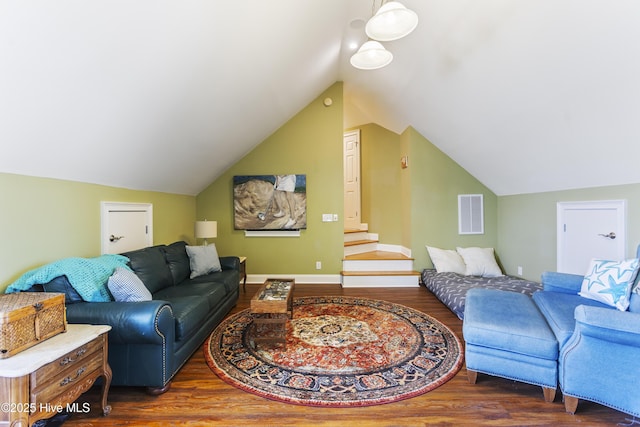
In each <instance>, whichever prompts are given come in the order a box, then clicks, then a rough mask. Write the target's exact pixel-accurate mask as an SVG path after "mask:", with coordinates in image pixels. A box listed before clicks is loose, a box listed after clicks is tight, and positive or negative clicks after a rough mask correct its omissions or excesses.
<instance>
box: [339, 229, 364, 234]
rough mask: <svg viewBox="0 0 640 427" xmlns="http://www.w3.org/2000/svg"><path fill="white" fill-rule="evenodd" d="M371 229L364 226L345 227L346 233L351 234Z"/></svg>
mask: <svg viewBox="0 0 640 427" xmlns="http://www.w3.org/2000/svg"><path fill="white" fill-rule="evenodd" d="M368 231H369V230H368V229H366V228H364V229H360V228H345V229H344V234H350V233H362V232H365V233H366V232H368Z"/></svg>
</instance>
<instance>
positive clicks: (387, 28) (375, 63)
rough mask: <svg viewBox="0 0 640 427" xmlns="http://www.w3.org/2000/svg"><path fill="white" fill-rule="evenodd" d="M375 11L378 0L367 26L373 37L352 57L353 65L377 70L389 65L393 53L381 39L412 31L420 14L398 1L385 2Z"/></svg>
mask: <svg viewBox="0 0 640 427" xmlns="http://www.w3.org/2000/svg"><path fill="white" fill-rule="evenodd" d="M381 2H382V3H381V5H380V9H378V12H376V13H373V10H375V7H376V0H373V6H372V9H373V10H372V14H373V16H372V17H371V19H369V22H367V24H366V26H365V32H366V33H367V36H368V37H369V38H370V39H372V40H369V41H367V42H365V43H364V44H363V45H362V46H361V47H360V49H358V51H357V52H356V53H355V54H354V55H353V56H352V57H351V65H353V66H354V67H355V68H359V69H361V70H376V69H378V68H382V67H384V66H386V65H389V64H390V63H391V61H392V60H393V54H392V53H391V52H389V51H388V50H386V49H385V48H384V46H382V44H381V43H380V42H381V41H385V42H386V41H392V40H398V39H400V38H402V37H404V36H406V35H407V34H409V33H411V32H412V31H413V30H414V29H415V28H416V26H417V25H418V15H417V14H416V13H415V12H414V11H412V10H409V9H407V8H406V7H404V5H402V4H401V3H399V2H397V1H389V2H386V3H384V0H381Z"/></svg>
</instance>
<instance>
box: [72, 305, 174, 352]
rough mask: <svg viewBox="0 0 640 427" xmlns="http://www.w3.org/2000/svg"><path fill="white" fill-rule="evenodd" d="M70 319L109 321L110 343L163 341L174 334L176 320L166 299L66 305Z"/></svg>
mask: <svg viewBox="0 0 640 427" xmlns="http://www.w3.org/2000/svg"><path fill="white" fill-rule="evenodd" d="M67 320H68V322H69V323H89V324H93V325H110V326H111V331H110V332H109V342H110V343H113V344H127V343H135V344H163V341H164V340H165V338H166V337H168V336H170V337H173V336H174V328H175V320H174V317H173V311H172V309H171V305H170V304H169V303H168V302H167V301H161V300H153V301H139V302H82V303H77V304H71V305H69V306H67Z"/></svg>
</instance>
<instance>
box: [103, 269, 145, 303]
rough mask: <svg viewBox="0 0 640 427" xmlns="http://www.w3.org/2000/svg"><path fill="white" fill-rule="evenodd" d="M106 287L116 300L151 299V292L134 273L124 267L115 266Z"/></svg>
mask: <svg viewBox="0 0 640 427" xmlns="http://www.w3.org/2000/svg"><path fill="white" fill-rule="evenodd" d="M107 287H108V288H109V291H111V295H113V298H114V299H115V300H116V301H120V302H134V301H151V292H149V290H148V289H147V287H146V286H145V285H144V283H142V280H140V278H139V277H138V276H136V273H134V272H133V271H131V270H127V269H126V268H121V267H118V268H116V270H115V271H114V272H113V274H112V275H111V277H109V281H108V282H107Z"/></svg>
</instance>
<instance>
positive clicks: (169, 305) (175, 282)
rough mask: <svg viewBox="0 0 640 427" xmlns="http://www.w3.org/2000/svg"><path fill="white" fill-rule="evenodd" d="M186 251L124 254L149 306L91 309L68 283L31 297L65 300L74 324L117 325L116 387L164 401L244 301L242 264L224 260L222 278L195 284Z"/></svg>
mask: <svg viewBox="0 0 640 427" xmlns="http://www.w3.org/2000/svg"><path fill="white" fill-rule="evenodd" d="M186 247H187V244H186V243H185V242H182V241H180V242H175V243H172V244H170V245H156V246H152V247H147V248H143V249H139V250H135V251H131V252H126V253H124V254H122V255H124V256H126V257H127V258H128V260H129V261H128V263H127V264H128V265H129V267H130V268H131V270H132V271H133V272H134V273H135V275H136V276H137V277H138V278H139V279H140V280H141V281H142V284H143V285H144V287H146V288H147V289H148V291H149V292H150V294H151V298H152V299H151V300H150V301H136V302H123V301H110V302H88V301H85V300H83V299H82V297H81V296H80V295H79V294H78V293H77V292H76V291H75V290H74V288H73V287H72V286H71V285H70V284H69V281H68V280H67V277H66V276H60V277H58V278H56V279H54V280H52V281H50V282H48V283H44V284H41V285H35V286H34V287H33V288H32V289H31V290H32V291H46V292H62V293H65V302H66V306H67V321H68V322H69V323H90V324H105V325H111V327H112V329H111V331H109V365H110V366H111V369H112V371H113V379H112V381H111V385H120V386H138V387H146V389H147V391H148V392H149V393H151V394H161V393H164V392H166V391H167V390H169V388H170V386H171V380H172V378H173V377H174V375H175V374H176V373H177V372H178V370H179V369H180V368H181V367H182V366H183V365H184V363H185V362H186V361H187V360H188V359H189V357H191V355H192V354H193V353H194V352H195V351H196V350H197V349H198V348H200V346H201V345H202V342H203V341H204V340H205V339H206V338H207V337H208V336H209V335H210V334H211V332H212V331H213V329H215V327H216V326H217V325H218V324H219V323H220V322H221V321H222V319H224V317H225V316H226V315H227V314H228V313H229V312H230V311H231V309H232V308H233V307H234V306H235V305H236V303H237V300H238V296H239V289H240V288H239V283H240V272H239V271H240V259H239V258H238V257H235V256H228V257H220V258H219V260H220V264H221V267H222V270H221V271H217V272H213V273H209V274H204V275H201V276H199V277H194V278H191V277H190V276H191V270H190V259H189V256H188V253H187V249H186Z"/></svg>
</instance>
